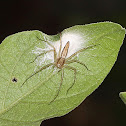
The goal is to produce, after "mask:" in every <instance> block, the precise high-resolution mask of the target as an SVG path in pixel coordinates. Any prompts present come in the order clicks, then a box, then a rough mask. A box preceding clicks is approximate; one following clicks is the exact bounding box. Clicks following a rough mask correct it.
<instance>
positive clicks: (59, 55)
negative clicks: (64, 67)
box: [58, 33, 62, 57]
mask: <svg viewBox="0 0 126 126" xmlns="http://www.w3.org/2000/svg"><path fill="white" fill-rule="evenodd" d="M61 49H62V40H61V33H60V48H59V54H58V57H61Z"/></svg>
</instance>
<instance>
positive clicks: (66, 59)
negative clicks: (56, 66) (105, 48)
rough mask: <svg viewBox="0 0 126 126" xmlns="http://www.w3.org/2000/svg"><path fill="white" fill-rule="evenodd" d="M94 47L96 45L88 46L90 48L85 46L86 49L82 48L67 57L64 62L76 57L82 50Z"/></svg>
mask: <svg viewBox="0 0 126 126" xmlns="http://www.w3.org/2000/svg"><path fill="white" fill-rule="evenodd" d="M95 46H97V45H90V46H87V47H86V48H82V49H80V50H78V51H77V52H75V53H74V54H72V55H71V56H70V57H68V58H67V59H66V61H67V60H70V59H71V58H72V57H74V56H76V55H77V54H78V53H80V52H83V51H84V50H86V49H90V48H92V47H95Z"/></svg>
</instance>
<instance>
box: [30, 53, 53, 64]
mask: <svg viewBox="0 0 126 126" xmlns="http://www.w3.org/2000/svg"><path fill="white" fill-rule="evenodd" d="M52 51H54V50H47V51H43V52H42V53H40V54H39V55H37V56H36V57H35V59H34V60H33V61H31V62H30V63H33V62H34V61H35V60H36V59H37V58H38V57H39V56H41V55H44V54H46V53H48V52H52Z"/></svg>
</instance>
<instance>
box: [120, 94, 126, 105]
mask: <svg viewBox="0 0 126 126" xmlns="http://www.w3.org/2000/svg"><path fill="white" fill-rule="evenodd" d="M119 96H120V98H121V99H122V101H123V102H124V103H125V104H126V92H120V94H119Z"/></svg>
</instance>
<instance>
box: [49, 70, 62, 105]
mask: <svg viewBox="0 0 126 126" xmlns="http://www.w3.org/2000/svg"><path fill="white" fill-rule="evenodd" d="M61 70H62V71H61ZM61 70H59V72H60V71H61V82H60V86H59V89H58V91H57V93H56V95H55V97H54V98H53V100H52V101H51V102H50V103H49V104H51V103H52V102H53V101H55V99H56V98H57V97H58V95H59V92H60V89H61V86H62V83H63V78H64V69H61Z"/></svg>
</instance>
